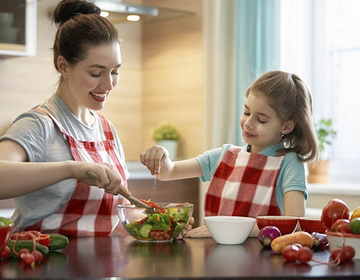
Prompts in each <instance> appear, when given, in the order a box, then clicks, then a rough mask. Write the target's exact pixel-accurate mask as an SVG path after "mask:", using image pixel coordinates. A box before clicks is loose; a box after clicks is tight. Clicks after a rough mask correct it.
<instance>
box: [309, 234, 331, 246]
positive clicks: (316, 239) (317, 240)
mask: <svg viewBox="0 0 360 280" xmlns="http://www.w3.org/2000/svg"><path fill="white" fill-rule="evenodd" d="M311 237H312V238H313V247H312V249H313V250H324V249H327V248H328V247H329V242H328V240H327V238H326V234H323V233H318V232H313V233H312V234H311Z"/></svg>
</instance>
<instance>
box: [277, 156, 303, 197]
mask: <svg viewBox="0 0 360 280" xmlns="http://www.w3.org/2000/svg"><path fill="white" fill-rule="evenodd" d="M279 184H280V186H281V188H282V192H283V194H285V193H286V192H288V191H301V192H303V193H304V197H305V200H306V199H307V197H308V192H307V185H306V176H305V163H303V162H301V161H299V159H298V158H297V155H296V154H295V153H289V154H286V155H285V158H284V160H283V162H282V167H281V170H280V174H279V180H278V186H279Z"/></svg>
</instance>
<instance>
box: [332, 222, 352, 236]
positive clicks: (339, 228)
mask: <svg viewBox="0 0 360 280" xmlns="http://www.w3.org/2000/svg"><path fill="white" fill-rule="evenodd" d="M332 231H335V232H341V233H351V229H350V220H347V219H338V220H336V221H335V223H334V224H333V226H332Z"/></svg>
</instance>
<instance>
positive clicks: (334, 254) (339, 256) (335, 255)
mask: <svg viewBox="0 0 360 280" xmlns="http://www.w3.org/2000/svg"><path fill="white" fill-rule="evenodd" d="M331 258H332V259H333V260H335V261H338V262H339V263H342V262H344V261H345V259H346V255H345V252H344V250H343V249H342V248H339V247H338V248H335V249H334V250H332V251H331Z"/></svg>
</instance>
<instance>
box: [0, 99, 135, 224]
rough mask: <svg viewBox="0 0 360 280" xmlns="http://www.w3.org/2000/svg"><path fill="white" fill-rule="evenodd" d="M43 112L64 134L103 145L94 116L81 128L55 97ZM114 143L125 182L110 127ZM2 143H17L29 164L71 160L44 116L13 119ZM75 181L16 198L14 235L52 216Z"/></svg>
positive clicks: (66, 146) (120, 149)
mask: <svg viewBox="0 0 360 280" xmlns="http://www.w3.org/2000/svg"><path fill="white" fill-rule="evenodd" d="M36 107H40V108H43V109H45V110H47V111H48V112H49V113H50V114H51V115H52V116H53V117H54V118H55V119H57V120H58V121H59V122H60V124H61V125H62V126H63V127H64V129H65V130H66V131H67V133H68V134H70V135H71V136H72V137H73V138H75V139H77V140H80V141H103V140H105V135H104V132H103V128H102V126H101V122H100V118H99V116H98V114H97V113H95V112H92V113H93V115H94V116H95V123H94V124H93V125H91V126H87V125H85V124H83V123H82V122H81V121H80V120H79V119H78V118H77V117H76V116H75V115H74V114H73V113H72V112H71V111H70V109H69V107H68V106H67V104H66V103H65V102H64V101H63V100H62V99H61V98H60V97H59V96H58V95H56V94H54V95H53V96H51V97H50V98H49V99H47V100H46V101H45V102H44V103H42V104H40V105H39V106H36ZM110 126H111V130H112V132H113V135H114V140H115V142H116V146H117V148H118V154H119V155H120V159H119V160H120V163H121V164H122V166H123V167H124V171H125V174H126V178H128V177H129V173H128V170H127V168H126V165H125V155H124V151H123V147H122V145H121V143H120V140H119V138H118V136H117V133H116V130H115V128H114V126H113V125H112V124H111V123H110ZM3 140H13V141H15V142H17V143H19V144H20V145H21V146H22V147H23V148H24V149H25V151H26V152H27V154H28V158H29V161H30V162H59V161H67V160H74V159H73V156H72V155H71V152H70V147H69V143H68V141H67V140H66V138H65V137H64V135H63V134H62V133H61V132H60V130H59V129H58V127H57V126H56V125H55V123H54V122H53V121H52V119H51V118H50V117H49V116H48V115H46V114H45V113H42V112H39V111H35V110H30V111H28V112H26V113H23V114H21V115H20V116H19V117H17V118H16V119H15V121H14V122H13V123H12V125H11V126H10V128H9V129H8V130H7V131H6V133H5V135H3V136H2V137H0V142H1V141H3ZM76 182H77V180H76V179H68V180H64V181H61V182H59V183H57V184H54V185H51V186H48V187H46V188H43V189H41V190H38V191H35V192H32V193H29V194H26V195H22V196H19V197H16V198H15V199H14V200H15V204H16V210H15V212H14V214H13V216H12V218H11V219H12V220H13V221H14V223H15V228H14V231H18V230H22V229H24V228H26V227H28V226H30V225H33V224H35V223H37V222H39V221H41V220H43V219H44V218H46V217H47V216H48V215H49V213H54V212H56V211H57V210H58V209H59V208H60V207H61V206H62V205H64V204H65V203H66V202H67V201H68V200H69V198H70V197H71V195H72V193H73V191H74V189H75V186H76Z"/></svg>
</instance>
